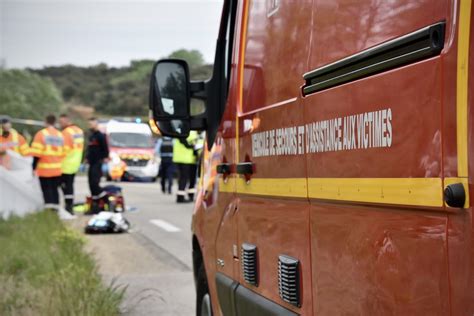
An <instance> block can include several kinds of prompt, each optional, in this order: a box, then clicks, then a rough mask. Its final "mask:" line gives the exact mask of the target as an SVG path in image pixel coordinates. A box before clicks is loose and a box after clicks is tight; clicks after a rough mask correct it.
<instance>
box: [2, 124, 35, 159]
mask: <svg viewBox="0 0 474 316" xmlns="http://www.w3.org/2000/svg"><path fill="white" fill-rule="evenodd" d="M6 150H13V151H14V152H17V153H19V154H20V155H23V156H27V155H28V154H29V151H30V147H29V146H28V143H27V142H26V140H25V138H24V137H23V135H21V134H20V133H18V132H17V131H16V130H14V129H13V128H12V129H10V134H9V135H8V137H3V136H2V135H0V151H6Z"/></svg>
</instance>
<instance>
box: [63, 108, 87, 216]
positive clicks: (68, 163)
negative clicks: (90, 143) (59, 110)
mask: <svg viewBox="0 0 474 316" xmlns="http://www.w3.org/2000/svg"><path fill="white" fill-rule="evenodd" d="M59 125H60V126H61V128H62V134H63V138H64V152H65V157H64V160H63V163H62V175H61V189H62V190H63V194H64V205H65V208H66V211H68V212H69V213H71V214H74V212H73V206H74V176H75V175H76V173H77V171H78V170H79V167H80V166H81V162H82V153H83V151H84V132H83V131H82V129H80V128H79V127H78V126H76V125H74V124H72V123H71V120H70V119H69V117H68V115H67V114H61V115H60V116H59Z"/></svg>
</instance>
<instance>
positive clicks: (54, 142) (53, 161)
mask: <svg viewBox="0 0 474 316" xmlns="http://www.w3.org/2000/svg"><path fill="white" fill-rule="evenodd" d="M31 154H32V155H33V156H35V157H38V158H39V161H38V165H37V166H36V174H37V175H38V176H39V177H45V178H50V177H58V176H60V175H61V174H62V170H61V166H62V161H63V158H64V138H63V135H62V134H61V132H60V131H58V130H57V129H55V128H54V127H52V126H49V127H46V128H44V129H42V130H40V131H39V132H38V133H36V135H35V138H34V139H33V143H32V144H31Z"/></svg>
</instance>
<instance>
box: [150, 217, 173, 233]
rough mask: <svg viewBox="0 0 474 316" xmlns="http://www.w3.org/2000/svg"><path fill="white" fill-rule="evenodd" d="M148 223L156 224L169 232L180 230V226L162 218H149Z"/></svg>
mask: <svg viewBox="0 0 474 316" xmlns="http://www.w3.org/2000/svg"><path fill="white" fill-rule="evenodd" d="M150 223H152V224H153V225H156V226H158V227H159V228H161V229H163V230H166V231H167V232H170V233H176V232H179V231H181V229H180V228H178V227H176V226H174V225H173V224H170V223H168V222H166V221H164V220H162V219H152V220H150Z"/></svg>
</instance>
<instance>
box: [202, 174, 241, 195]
mask: <svg viewBox="0 0 474 316" xmlns="http://www.w3.org/2000/svg"><path fill="white" fill-rule="evenodd" d="M201 178H204V177H201ZM234 191H235V178H229V179H228V180H227V182H224V179H222V176H219V192H227V193H233V192H234Z"/></svg>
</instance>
